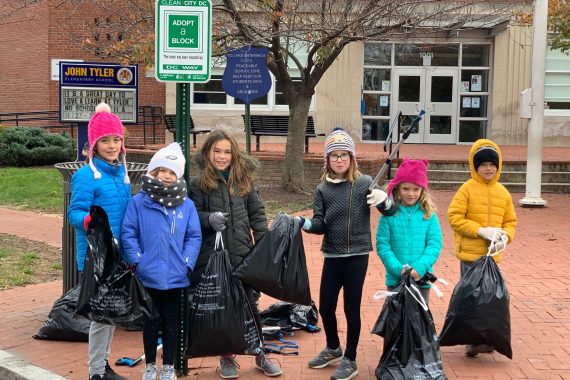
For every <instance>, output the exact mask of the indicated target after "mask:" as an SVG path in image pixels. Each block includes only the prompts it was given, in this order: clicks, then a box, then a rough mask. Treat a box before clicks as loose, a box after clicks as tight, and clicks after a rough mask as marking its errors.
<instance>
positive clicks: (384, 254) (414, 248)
mask: <svg viewBox="0 0 570 380" xmlns="http://www.w3.org/2000/svg"><path fill="white" fill-rule="evenodd" d="M423 217H424V212H423V211H422V210H421V208H420V205H419V203H416V204H415V205H413V206H409V207H407V206H404V205H402V204H400V205H399V207H398V211H397V212H396V213H395V214H394V215H392V216H381V217H380V224H379V225H378V231H377V232H376V249H377V251H378V256H380V259H381V260H382V262H383V263H384V266H385V267H386V286H395V285H396V284H397V283H398V279H399V278H400V273H401V272H402V267H403V266H404V265H405V264H408V265H410V266H411V267H412V268H414V269H415V270H416V272H418V274H419V275H420V277H423V275H424V274H425V273H426V272H431V273H433V269H432V266H433V265H434V264H435V262H436V260H437V258H438V257H439V253H440V252H441V241H442V237H441V228H440V226H439V220H438V219H437V215H436V214H435V212H434V213H432V214H431V217H430V218H429V219H423Z"/></svg>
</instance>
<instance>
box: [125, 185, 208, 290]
mask: <svg viewBox="0 0 570 380" xmlns="http://www.w3.org/2000/svg"><path fill="white" fill-rule="evenodd" d="M121 231H122V235H121V241H122V247H123V258H124V260H125V261H126V262H127V263H129V264H130V265H135V264H136V271H135V275H136V276H137V277H138V278H139V280H140V281H141V282H142V283H143V285H144V286H146V287H149V288H153V289H160V290H166V289H175V288H182V287H186V286H188V285H190V281H188V274H189V273H190V272H191V271H192V270H193V269H194V264H196V259H197V258H198V253H199V252H200V246H201V244H202V231H201V227H200V220H199V219H198V213H197V212H196V207H195V206H194V203H193V202H192V201H191V200H189V199H187V198H186V199H185V200H184V202H182V204H180V205H178V206H176V207H170V208H166V207H164V206H163V205H161V204H158V203H157V202H155V201H153V200H152V199H151V198H150V197H149V196H148V195H146V193H145V192H144V191H142V190H141V192H140V193H138V194H137V195H135V196H134V197H133V199H132V200H131V203H129V206H128V207H127V211H126V212H125V217H124V219H123V226H122V230H121Z"/></svg>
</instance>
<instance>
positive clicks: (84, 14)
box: [0, 0, 165, 145]
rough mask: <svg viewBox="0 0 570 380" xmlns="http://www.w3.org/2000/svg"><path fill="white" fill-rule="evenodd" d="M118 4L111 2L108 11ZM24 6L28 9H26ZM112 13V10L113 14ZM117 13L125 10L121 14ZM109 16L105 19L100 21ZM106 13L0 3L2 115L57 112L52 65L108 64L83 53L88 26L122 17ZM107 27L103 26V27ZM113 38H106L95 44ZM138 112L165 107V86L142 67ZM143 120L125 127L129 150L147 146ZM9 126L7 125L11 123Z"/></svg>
mask: <svg viewBox="0 0 570 380" xmlns="http://www.w3.org/2000/svg"><path fill="white" fill-rule="evenodd" d="M114 3H115V4H116V2H113V1H109V2H108V4H109V6H110V7H112V6H113V4H114ZM22 4H26V5H25V6H23V5H22ZM111 9H112V8H111ZM117 12H121V10H119V9H117ZM99 14H106V15H107V16H98V15H99ZM119 16H120V15H113V13H112V12H109V8H107V9H96V8H94V5H93V4H92V3H91V2H75V1H68V2H62V1H61V0H41V1H25V2H24V1H10V2H8V1H3V2H1V3H0V61H1V62H2V64H1V65H0V88H1V90H0V113H7V112H30V111H47V110H58V109H59V92H58V90H59V82H58V80H57V78H56V77H55V78H54V77H53V74H54V72H55V73H57V66H56V65H55V64H54V63H55V61H54V60H83V61H85V62H110V61H108V60H104V59H102V58H101V57H100V56H97V55H95V54H93V53H90V52H88V51H87V50H86V49H84V48H83V46H82V43H81V40H84V39H85V38H86V37H89V38H95V36H93V35H88V34H89V33H88V32H85V30H87V29H86V28H85V25H86V24H89V23H93V24H95V23H101V22H102V19H101V17H105V18H107V17H119ZM103 24H104V21H103ZM109 37H110V38H114V37H113V36H112V35H106V34H105V33H102V34H101V35H100V36H98V37H97V38H109ZM138 96H139V106H148V105H156V106H161V107H164V103H165V88H164V84H163V83H160V82H158V81H156V80H155V79H154V74H153V73H149V74H148V75H147V73H146V70H145V69H144V67H142V66H139V91H138ZM142 123H143V120H142V116H141V114H140V113H139V124H138V125H127V126H126V127H127V129H128V132H129V135H128V136H129V141H128V143H129V145H140V144H142V143H143V142H144V141H143V135H144V132H143V126H142ZM7 124H8V123H7ZM146 135H147V138H146V140H147V141H146V142H147V143H151V142H152V128H151V127H150V126H147V130H146ZM156 138H157V141H156V142H158V143H160V142H163V141H164V127H163V126H162V125H161V126H158V127H157V128H156Z"/></svg>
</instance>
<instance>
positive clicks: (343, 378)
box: [331, 358, 358, 380]
mask: <svg viewBox="0 0 570 380" xmlns="http://www.w3.org/2000/svg"><path fill="white" fill-rule="evenodd" d="M356 375H358V369H357V368H356V362H355V361H352V360H350V359H348V358H342V361H341V362H340V365H339V366H338V368H337V369H336V371H334V373H333V375H332V376H331V380H349V379H352V378H353V377H355V376H356Z"/></svg>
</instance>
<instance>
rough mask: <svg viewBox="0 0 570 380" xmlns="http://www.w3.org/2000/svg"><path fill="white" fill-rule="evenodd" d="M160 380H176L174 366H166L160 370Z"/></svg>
mask: <svg viewBox="0 0 570 380" xmlns="http://www.w3.org/2000/svg"><path fill="white" fill-rule="evenodd" d="M160 380H176V371H175V370H174V366H173V365H172V364H165V365H163V366H162V368H161V369H160Z"/></svg>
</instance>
